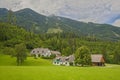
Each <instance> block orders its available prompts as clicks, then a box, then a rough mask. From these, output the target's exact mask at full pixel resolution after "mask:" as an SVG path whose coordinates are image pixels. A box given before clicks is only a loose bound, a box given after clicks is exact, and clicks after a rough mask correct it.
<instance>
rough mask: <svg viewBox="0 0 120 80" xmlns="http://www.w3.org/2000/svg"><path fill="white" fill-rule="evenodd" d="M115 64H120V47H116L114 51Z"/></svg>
mask: <svg viewBox="0 0 120 80" xmlns="http://www.w3.org/2000/svg"><path fill="white" fill-rule="evenodd" d="M114 63H116V64H120V46H116V48H115V50H114Z"/></svg>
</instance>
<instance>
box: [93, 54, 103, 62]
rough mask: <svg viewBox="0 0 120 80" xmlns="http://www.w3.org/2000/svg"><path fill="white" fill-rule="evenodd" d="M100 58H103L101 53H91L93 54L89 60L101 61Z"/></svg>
mask: <svg viewBox="0 0 120 80" xmlns="http://www.w3.org/2000/svg"><path fill="white" fill-rule="evenodd" d="M102 58H103V55H102V54H93V55H91V61H92V62H101V60H102ZM103 59H104V58H103Z"/></svg>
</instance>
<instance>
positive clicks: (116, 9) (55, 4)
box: [0, 0, 120, 26]
mask: <svg viewBox="0 0 120 80" xmlns="http://www.w3.org/2000/svg"><path fill="white" fill-rule="evenodd" d="M0 8H8V9H12V10H15V11H16V10H19V9H23V8H31V9H33V10H35V11H37V12H39V13H40V14H44V15H51V14H55V15H58V16H63V17H68V18H72V19H75V20H79V21H84V22H96V23H109V24H113V25H116V26H120V0H0Z"/></svg>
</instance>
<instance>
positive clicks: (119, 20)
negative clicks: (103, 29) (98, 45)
mask: <svg viewBox="0 0 120 80" xmlns="http://www.w3.org/2000/svg"><path fill="white" fill-rule="evenodd" d="M113 25H115V26H118V27H120V19H118V20H116V21H115V22H114V23H113Z"/></svg>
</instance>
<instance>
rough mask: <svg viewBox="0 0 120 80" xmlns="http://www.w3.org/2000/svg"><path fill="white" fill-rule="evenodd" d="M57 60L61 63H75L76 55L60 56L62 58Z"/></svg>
mask: <svg viewBox="0 0 120 80" xmlns="http://www.w3.org/2000/svg"><path fill="white" fill-rule="evenodd" d="M55 59H59V60H60V61H61V62H65V61H67V62H73V61H74V60H75V57H74V55H70V56H60V57H56V58H55Z"/></svg>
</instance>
